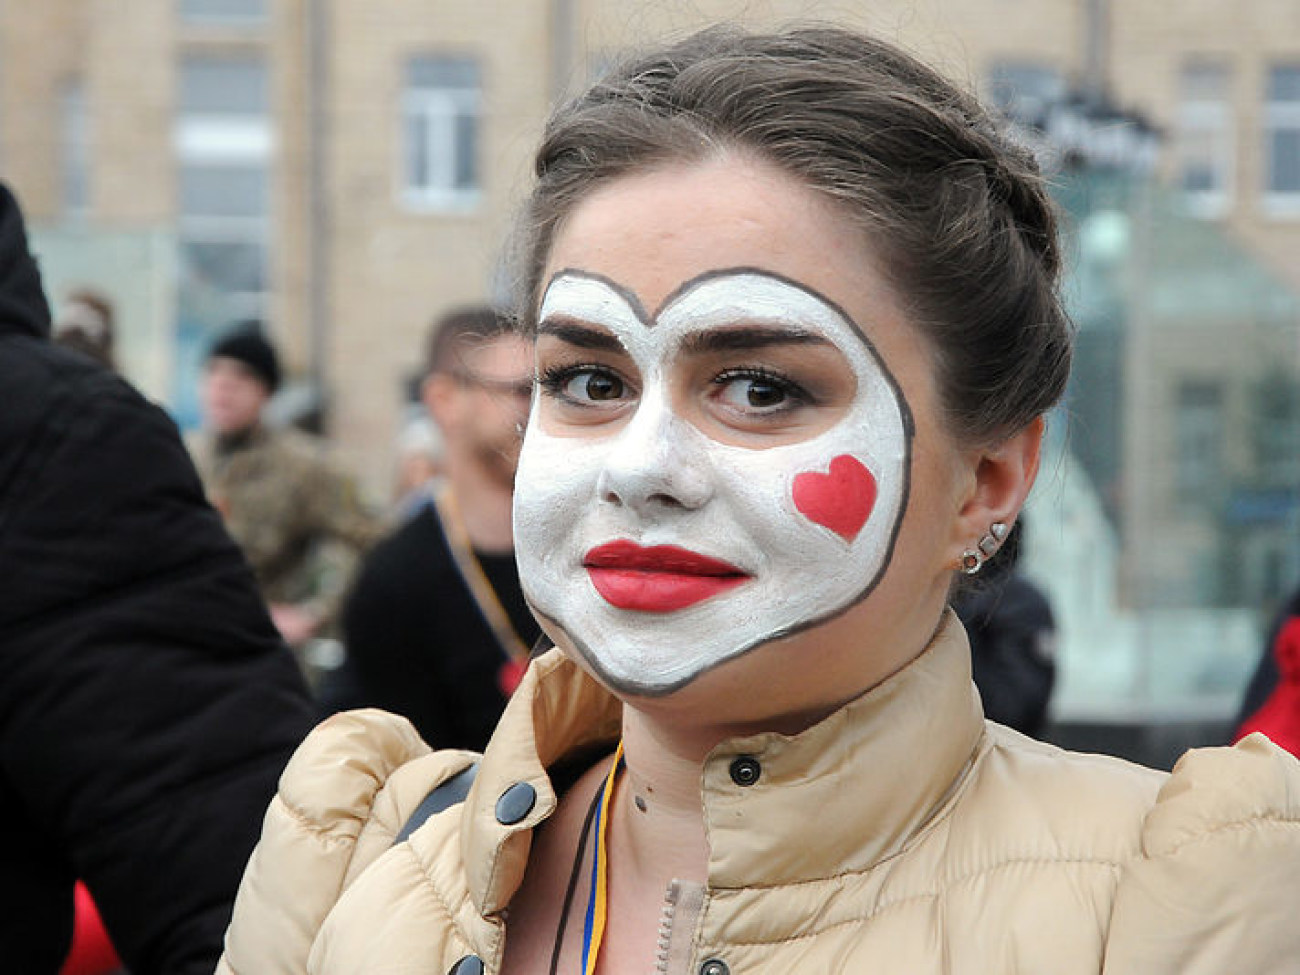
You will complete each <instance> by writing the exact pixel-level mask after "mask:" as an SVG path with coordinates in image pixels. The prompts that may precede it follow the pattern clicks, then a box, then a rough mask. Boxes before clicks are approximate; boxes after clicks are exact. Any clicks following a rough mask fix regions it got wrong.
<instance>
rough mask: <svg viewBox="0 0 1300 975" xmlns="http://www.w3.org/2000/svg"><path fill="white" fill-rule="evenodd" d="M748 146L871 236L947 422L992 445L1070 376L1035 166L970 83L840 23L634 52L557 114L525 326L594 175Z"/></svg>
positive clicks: (527, 276) (718, 30) (540, 164)
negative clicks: (925, 355)
mask: <svg viewBox="0 0 1300 975" xmlns="http://www.w3.org/2000/svg"><path fill="white" fill-rule="evenodd" d="M728 151H738V152H742V153H748V154H752V155H754V156H755V157H757V158H759V159H762V160H764V161H766V162H768V163H770V164H774V165H775V166H777V167H778V168H780V169H781V170H783V171H784V172H786V173H788V174H790V175H791V176H793V177H795V178H796V179H798V180H800V181H801V182H803V183H804V184H805V185H808V186H810V187H812V188H813V189H814V190H816V191H818V192H820V193H823V194H825V195H826V196H828V197H830V198H831V199H832V201H834V202H835V203H836V204H837V206H838V207H839V209H840V210H841V212H844V213H846V214H847V215H848V216H850V217H852V218H853V219H855V220H857V221H858V222H859V223H860V224H861V225H862V227H863V228H864V230H865V231H866V232H867V233H869V234H870V241H871V244H872V248H873V252H874V253H876V254H878V255H879V257H880V258H881V260H882V261H883V262H884V265H885V270H886V272H887V273H888V274H889V276H890V278H891V280H892V281H893V283H894V285H895V287H896V288H897V289H898V291H899V293H900V296H901V297H902V299H903V300H904V301H905V302H906V303H907V305H908V310H909V313H910V316H909V317H910V318H911V319H912V321H913V322H914V323H915V324H916V325H917V326H918V327H919V328H920V329H921V330H922V332H923V333H924V334H926V335H927V336H928V338H929V341H930V345H931V347H932V349H933V350H934V351H935V353H936V361H937V364H938V369H939V375H940V387H941V389H942V391H943V400H944V407H945V410H946V412H947V414H948V422H949V428H950V429H951V430H952V431H953V433H955V434H957V435H959V436H964V437H967V438H970V439H972V440H976V441H980V442H991V441H996V440H997V439H999V438H1000V437H1001V436H1004V435H1007V434H1010V433H1012V432H1014V431H1016V430H1018V429H1020V428H1021V427H1023V426H1024V425H1025V424H1026V423H1028V422H1030V421H1031V420H1033V419H1034V418H1035V417H1037V416H1038V415H1040V414H1041V413H1043V412H1045V411H1046V410H1047V409H1049V408H1050V407H1051V406H1052V405H1053V404H1054V403H1055V402H1056V401H1057V400H1058V399H1059V398H1060V397H1061V395H1062V393H1063V392H1064V389H1065V382H1066V379H1067V376H1068V373H1069V366H1070V357H1071V346H1072V341H1073V337H1072V328H1071V326H1070V323H1069V320H1068V318H1067V316H1066V314H1065V312H1064V310H1063V309H1062V307H1061V303H1060V300H1059V294H1058V285H1059V275H1060V266H1061V257H1060V251H1059V249H1058V248H1059V245H1058V241H1057V229H1056V218H1055V215H1054V209H1053V205H1052V202H1051V200H1050V198H1049V196H1048V195H1047V192H1046V189H1045V187H1044V185H1043V181H1042V179H1041V177H1040V175H1039V172H1038V168H1037V166H1036V164H1035V162H1034V160H1033V158H1032V156H1031V155H1030V154H1029V152H1028V151H1027V150H1025V149H1023V148H1022V147H1020V146H1018V145H1016V144H1015V143H1013V142H1012V141H1011V140H1010V139H1009V138H1007V137H1006V135H1005V134H1004V133H1003V131H1002V130H1001V128H1000V127H999V125H998V124H997V123H996V122H995V120H994V119H993V118H992V117H991V116H990V115H989V114H988V113H986V112H985V110H984V109H983V108H982V106H981V105H980V104H979V102H978V101H977V100H976V99H975V98H974V97H973V96H971V95H970V94H968V93H966V92H963V91H961V90H959V89H958V88H957V87H955V86H954V85H952V84H951V83H950V82H948V81H947V80H945V79H944V78H943V77H942V76H940V75H939V74H938V73H937V72H935V71H933V70H932V69H930V68H928V67H926V66H925V65H924V64H922V63H920V62H919V61H917V60H916V59H915V58H913V57H911V56H910V55H908V54H906V53H904V52H903V51H901V50H899V49H898V48H896V47H893V46H892V45H890V44H887V43H885V42H883V41H880V40H877V39H874V38H871V37H867V36H863V35H860V34H856V33H853V32H851V31H848V30H843V29H839V28H833V27H816V28H802V29H795V30H790V31H787V32H784V33H779V34H754V33H749V32H747V31H744V30H742V29H740V28H736V27H730V26H726V27H715V28H710V29H708V30H705V31H702V32H700V33H698V34H695V35H693V36H691V37H689V38H687V39H685V40H683V41H680V42H679V43H676V44H674V45H672V46H670V47H667V48H665V49H663V50H661V51H658V52H655V53H650V54H646V55H643V56H640V57H636V58H634V59H631V60H629V61H628V62H626V63H625V64H623V65H622V66H620V67H616V68H615V69H614V70H613V71H612V72H611V73H609V74H608V75H606V76H605V77H603V78H602V79H600V80H599V81H597V82H596V83H595V84H593V85H592V86H591V87H590V88H589V89H588V90H587V91H586V92H584V93H583V94H582V95H580V96H579V97H578V98H577V99H575V100H574V101H573V102H571V103H570V104H568V105H565V106H563V107H562V108H560V109H559V110H558V111H557V112H556V113H555V114H554V115H553V116H552V117H551V119H550V121H549V122H548V124H547V127H546V130H545V133H544V136H543V140H542V145H541V147H540V149H539V150H538V152H537V155H536V159H535V169H536V175H537V185H536V187H535V189H534V191H533V193H532V196H531V198H530V199H529V201H528V203H527V206H526V208H525V211H524V214H523V219H522V221H521V224H520V228H519V232H518V234H517V239H516V248H517V252H518V253H517V257H518V263H519V265H520V266H519V276H520V281H519V283H520V286H521V292H522V293H521V300H520V302H519V313H520V319H521V323H522V325H523V326H524V327H525V328H526V329H531V328H532V327H534V326H535V324H536V323H535V320H534V319H535V316H536V309H537V305H538V302H539V300H540V290H541V288H542V287H543V286H544V282H543V281H542V280H541V276H542V273H543V271H544V269H545V266H546V262H547V259H548V256H549V253H550V249H551V245H552V242H553V240H554V238H555V235H556V233H557V230H558V228H559V227H560V226H561V224H562V223H563V221H564V219H565V217H566V216H567V215H568V214H570V213H571V212H572V211H573V209H574V208H575V207H576V206H577V205H578V204H579V203H580V202H581V201H582V200H583V199H584V198H585V196H586V195H587V194H589V193H590V192H591V191H592V190H593V189H594V188H595V187H596V186H598V185H601V184H602V183H607V182H608V181H610V180H613V179H617V178H618V177H620V176H624V175H628V174H631V173H635V172H642V171H645V170H647V169H651V168H654V167H656V166H660V165H666V164H670V163H674V162H692V161H703V160H705V159H708V158H712V157H716V156H717V155H719V154H723V153H726V152H728Z"/></svg>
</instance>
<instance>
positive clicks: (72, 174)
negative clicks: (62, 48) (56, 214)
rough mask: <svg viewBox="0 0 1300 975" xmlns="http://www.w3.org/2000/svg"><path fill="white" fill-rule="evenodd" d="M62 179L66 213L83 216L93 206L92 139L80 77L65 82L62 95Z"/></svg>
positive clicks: (70, 215)
mask: <svg viewBox="0 0 1300 975" xmlns="http://www.w3.org/2000/svg"><path fill="white" fill-rule="evenodd" d="M59 112H60V115H61V118H60V128H61V132H60V134H59V135H60V160H59V162H60V169H61V172H60V182H61V183H62V189H63V215H64V216H65V217H67V218H69V219H72V220H77V219H80V218H83V217H84V216H85V215H86V213H87V212H88V211H89V209H90V142H89V133H88V131H87V125H86V89H85V86H83V85H82V84H81V82H79V81H74V82H70V83H69V84H67V85H66V86H64V88H63V91H62V92H61V93H60V95H59Z"/></svg>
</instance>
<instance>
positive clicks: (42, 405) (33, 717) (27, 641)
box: [0, 187, 314, 975]
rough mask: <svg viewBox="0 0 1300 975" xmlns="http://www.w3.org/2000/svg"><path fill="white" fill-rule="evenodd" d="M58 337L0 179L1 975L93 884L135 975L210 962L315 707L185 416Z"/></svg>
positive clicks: (49, 940)
mask: <svg viewBox="0 0 1300 975" xmlns="http://www.w3.org/2000/svg"><path fill="white" fill-rule="evenodd" d="M49 330H50V315H49V308H48V306H47V304H46V300H45V296H44V294H43V292H42V290H41V281H40V275H39V273H38V271H37V268H36V264H35V262H34V261H33V260H32V258H31V255H30V254H29V253H28V248H27V239H26V232H25V230H24V227H23V222H22V216H21V214H20V212H19V210H18V206H17V204H16V202H15V200H14V198H13V197H12V195H11V194H10V193H9V192H8V190H6V189H4V188H3V187H0V391H2V392H3V397H4V401H3V407H0V837H3V840H2V842H3V843H4V849H3V852H0V971H5V972H22V973H24V975H43V973H47V972H49V973H53V972H56V971H57V970H58V968H59V965H60V963H61V962H62V960H63V957H64V955H65V954H66V953H67V949H68V943H69V938H70V934H71V922H72V890H73V882H74V879H75V878H77V877H80V878H82V879H83V880H84V881H85V882H86V885H87V887H88V888H89V890H90V892H91V894H92V895H93V896H94V898H95V900H96V902H97V904H98V905H99V909H100V912H101V914H102V916H103V918H104V923H105V926H106V927H107V929H108V932H109V934H110V935H111V936H112V938H113V941H114V943H115V945H116V947H117V949H118V952H119V954H120V955H121V956H122V959H123V960H124V962H125V963H126V965H127V966H128V967H129V969H130V971H131V972H132V973H133V975H152V973H168V975H177V973H186V975H188V973H199V972H203V973H208V972H211V971H212V969H213V968H214V967H215V965H216V961H217V958H218V956H219V955H220V952H221V940H222V934H223V932H224V929H225V927H226V924H227V923H228V921H229V918H230V911H231V905H232V902H233V900H234V894H235V889H236V888H237V886H238V884H239V879H240V876H241V874H242V872H243V867H244V862H245V860H246V859H247V857H248V854H249V852H250V851H251V850H252V848H253V845H254V843H255V841H256V839H257V835H258V830H259V828H260V824H261V819H262V814H263V812H264V810H265V808H266V805H267V803H268V801H269V800H270V798H271V796H272V794H273V792H274V789H275V783H276V780H277V778H278V775H279V773H280V771H281V768H282V767H283V765H284V764H285V762H286V760H287V759H288V756H289V755H290V753H291V751H292V749H293V748H294V747H295V745H296V744H297V743H298V741H299V740H300V739H301V738H302V736H303V735H304V734H305V733H306V732H307V730H308V729H309V727H310V725H311V723H312V721H313V717H314V711H313V708H312V706H311V703H310V699H309V698H308V695H307V691H306V687H305V686H304V684H303V681H302V678H301V677H300V676H299V673H298V669H297V667H296V665H295V664H294V661H293V658H292V657H291V655H290V653H289V651H288V649H287V648H286V647H285V646H284V645H283V644H282V643H281V642H280V639H279V637H278V635H277V634H276V631H275V628H274V627H273V626H272V625H271V621H270V618H269V616H268V615H267V612H266V609H265V607H264V606H263V604H262V602H261V599H260V596H259V595H258V592H257V589H256V586H255V585H254V582H253V577H252V574H251V572H250V571H249V569H248V567H247V565H246V563H245V562H244V560H243V557H242V556H241V555H240V553H239V550H238V549H237V548H236V547H235V545H234V543H233V542H231V540H230V539H229V537H228V536H227V535H226V533H225V530H224V529H223V528H222V525H221V520H220V518H219V517H218V515H217V513H216V512H215V511H213V510H212V509H211V508H210V507H209V506H208V504H207V502H206V501H205V499H204V495H203V488H202V486H201V485H200V483H199V479H198V475H197V474H196V473H195V471H194V468H193V465H192V464H191V463H190V460H189V457H188V455H187V453H186V451H185V448H184V447H183V445H182V444H181V440H180V437H179V435H178V433H177V430H176V428H175V425H174V424H173V423H172V422H171V420H170V419H169V418H168V417H167V416H166V414H165V413H164V412H163V411H162V410H160V409H158V408H157V407H155V406H153V405H151V404H150V403H148V402H147V401H146V400H145V399H144V398H142V397H141V396H140V395H139V393H137V392H136V391H135V390H134V389H133V388H132V387H131V386H130V385H129V384H128V383H126V382H125V381H124V380H122V379H121V378H119V377H118V376H117V375H115V374H114V373H112V372H110V371H109V370H107V369H105V368H103V367H102V365H100V364H98V363H95V362H94V361H92V360H91V359H90V358H88V357H86V356H83V355H80V354H79V353H76V352H73V351H70V350H68V349H65V348H61V347H58V346H55V345H54V344H52V343H51V342H50V341H49Z"/></svg>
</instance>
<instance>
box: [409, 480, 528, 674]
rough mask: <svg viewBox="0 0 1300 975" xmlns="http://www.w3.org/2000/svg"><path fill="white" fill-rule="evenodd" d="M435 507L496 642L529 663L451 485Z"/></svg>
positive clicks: (439, 492)
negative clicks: (475, 551)
mask: <svg viewBox="0 0 1300 975" xmlns="http://www.w3.org/2000/svg"><path fill="white" fill-rule="evenodd" d="M433 507H434V510H435V511H436V512H437V514H438V520H439V521H440V522H442V530H443V535H444V536H445V537H446V539H447V548H448V549H450V550H451V557H452V560H453V561H454V562H455V563H456V569H457V570H458V571H459V572H460V577H461V578H462V579H464V580H465V585H466V587H467V588H468V589H469V592H470V595H471V596H473V597H474V602H475V604H476V605H477V606H478V609H479V612H480V613H481V614H482V616H483V619H484V620H485V621H486V622H487V625H488V627H489V628H490V629H491V630H492V635H493V636H494V637H496V640H497V644H498V645H499V646H500V647H501V649H502V650H503V651H505V654H506V656H507V657H509V658H510V659H511V660H512V661H513V662H515V663H516V664H521V665H522V664H525V663H527V661H528V646H527V645H526V644H525V643H524V641H523V639H522V638H521V637H520V636H519V633H518V631H516V630H515V627H514V624H513V623H511V622H510V614H508V613H507V612H506V609H505V607H504V606H502V605H501V600H500V598H499V597H498V596H497V592H496V590H495V589H493V588H492V583H491V582H490V581H489V580H488V577H487V575H486V574H485V573H484V572H483V565H482V563H481V562H479V560H478V556H477V555H475V554H474V547H473V545H471V544H470V540H469V532H468V531H466V530H465V523H464V522H463V521H462V520H461V517H460V508H459V507H458V506H457V504H456V497H455V495H453V494H452V493H451V488H450V487H449V486H447V485H445V484H444V485H443V486H442V487H440V488H439V489H438V490H437V491H436V492H435V493H434V495H433Z"/></svg>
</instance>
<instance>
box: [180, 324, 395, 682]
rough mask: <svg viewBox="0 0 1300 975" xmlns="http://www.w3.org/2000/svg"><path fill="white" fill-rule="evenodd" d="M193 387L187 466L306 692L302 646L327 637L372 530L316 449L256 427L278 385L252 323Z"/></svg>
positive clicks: (375, 524) (234, 334) (348, 482)
mask: <svg viewBox="0 0 1300 975" xmlns="http://www.w3.org/2000/svg"><path fill="white" fill-rule="evenodd" d="M202 383H203V386H202V396H201V398H202V403H203V413H204V423H205V429H204V431H203V432H202V433H201V434H200V435H198V436H197V437H195V438H193V439H192V441H191V450H192V452H193V454H194V458H195V462H196V463H197V464H198V468H199V472H200V474H201V475H202V476H203V481H204V484H205V485H206V486H207V491H208V496H209V498H210V499H211V500H212V503H213V505H214V506H215V507H216V508H217V510H218V511H220V512H221V513H222V515H223V516H224V517H225V519H226V527H227V528H228V529H229V531H230V534H231V535H232V536H234V539H235V541H236V542H238V543H239V545H240V547H241V548H242V549H243V550H244V555H245V556H246V557H247V558H248V561H249V563H250V564H251V565H252V567H253V573H254V574H255V575H256V577H257V581H258V584H259V585H260V586H261V588H262V594H263V596H264V597H265V599H266V601H267V604H268V605H269V606H270V609H271V618H272V620H274V621H275V625H276V627H277V629H279V631H280V635H281V636H283V637H284V639H285V642H287V643H288V644H289V646H291V647H292V648H294V650H295V652H296V653H297V654H298V656H299V662H300V663H302V664H303V667H304V670H305V672H306V673H307V675H308V678H309V680H311V681H312V682H313V684H314V683H315V681H316V679H317V678H318V677H319V674H318V672H317V669H316V667H315V666H314V665H313V663H312V662H311V660H310V659H308V655H307V651H308V650H309V645H310V643H311V641H313V640H315V639H317V638H319V637H324V636H327V635H329V634H330V633H331V632H332V628H333V624H334V622H335V620H336V617H337V613H338V609H339V606H340V603H341V601H342V598H343V594H344V592H345V591H346V589H347V587H348V585H349V582H350V580H351V576H352V573H353V571H354V570H355V568H356V565H357V563H358V562H359V559H360V556H361V553H362V552H363V551H364V550H365V549H366V548H367V547H368V546H369V545H370V543H371V542H373V541H374V539H375V538H376V537H377V536H378V534H379V532H380V530H381V526H380V523H379V521H378V520H377V519H376V518H375V517H374V516H373V515H372V514H371V513H370V512H369V511H368V510H367V509H366V508H365V506H364V505H363V504H362V503H361V501H360V499H359V497H358V493H357V489H356V485H355V482H354V480H353V479H352V477H351V476H349V475H348V474H347V473H345V472H344V471H343V470H342V469H341V468H340V467H338V466H337V465H336V464H335V463H333V462H332V461H331V460H330V459H329V458H328V456H327V455H326V451H325V447H324V445H323V444H322V443H321V442H320V441H318V440H317V439H316V438H314V437H312V436H310V435H308V434H306V433H303V432H302V431H300V430H296V429H291V428H287V427H274V426H272V425H271V424H269V423H266V422H264V418H263V414H264V411H265V409H266V406H267V404H268V403H269V402H270V400H271V397H272V395H273V394H274V393H275V391H276V389H278V388H279V385H280V361H279V357H278V355H277V354H276V351H275V348H274V347H273V346H272V345H271V343H270V342H269V341H268V340H267V339H266V337H265V335H264V334H263V332H262V327H261V323H259V322H243V323H240V324H239V325H236V326H234V327H233V328H231V329H229V330H228V331H227V332H226V333H225V334H224V335H222V336H220V337H219V338H218V339H217V341H216V342H215V343H214V344H213V345H212V347H211V349H210V350H209V352H208V356H207V361H206V364H205V366H204V371H203V379H202Z"/></svg>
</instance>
